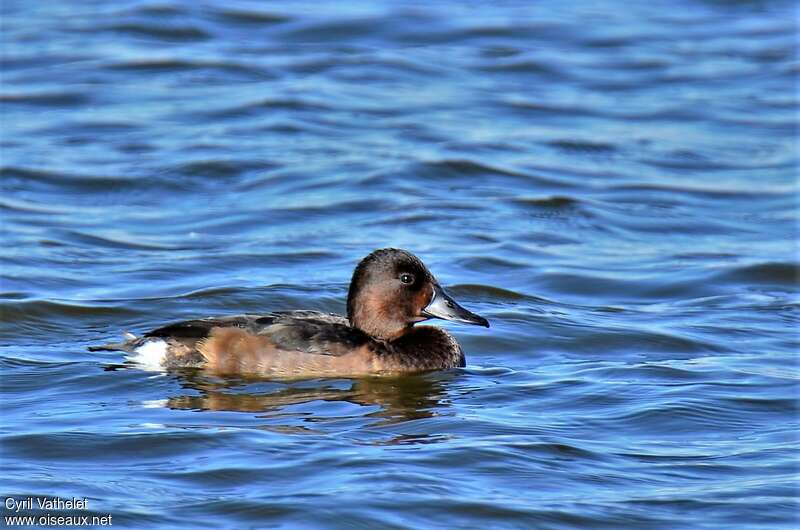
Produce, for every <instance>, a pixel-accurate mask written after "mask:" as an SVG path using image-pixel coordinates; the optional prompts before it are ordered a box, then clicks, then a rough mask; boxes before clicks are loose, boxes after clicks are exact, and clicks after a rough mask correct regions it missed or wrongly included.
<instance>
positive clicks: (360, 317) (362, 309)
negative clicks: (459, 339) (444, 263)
mask: <svg viewBox="0 0 800 530" xmlns="http://www.w3.org/2000/svg"><path fill="white" fill-rule="evenodd" d="M347 318H348V319H349V320H350V324H351V325H352V326H353V327H355V328H358V329H360V330H361V331H363V332H365V333H367V334H368V335H370V336H372V337H375V338H377V339H381V340H394V339H397V338H399V337H401V336H403V334H405V333H406V332H408V331H409V330H410V329H411V327H412V326H413V325H414V324H416V323H417V322H422V321H423V320H428V319H429V318H442V319H444V320H453V321H455V322H464V323H467V324H477V325H479V326H486V327H487V328H488V327H489V322H488V321H487V320H486V319H485V318H483V317H481V316H478V315H476V314H475V313H472V312H471V311H467V310H466V309H464V308H463V307H461V306H460V305H458V303H457V302H456V301H455V300H453V299H452V298H451V297H450V296H449V295H448V294H447V293H446V292H445V290H444V289H442V286H441V285H439V282H437V281H436V278H434V277H433V274H431V273H430V271H429V270H428V268H427V267H425V264H424V263H422V261H421V260H420V259H419V258H417V257H416V256H415V255H413V254H412V253H410V252H407V251H405V250H400V249H396V248H383V249H380V250H376V251H375V252H373V253H372V254H370V255H369V256H367V257H366V258H364V259H362V260H361V262H360V263H359V264H358V266H357V267H356V270H355V271H354V272H353V279H352V280H351V281H350V291H349V292H348V295H347Z"/></svg>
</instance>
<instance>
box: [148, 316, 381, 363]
mask: <svg viewBox="0 0 800 530" xmlns="http://www.w3.org/2000/svg"><path fill="white" fill-rule="evenodd" d="M231 328H238V329H240V330H241V331H242V332H243V333H244V334H246V335H248V336H251V337H255V336H258V337H264V338H267V339H269V342H270V343H271V344H273V345H274V346H275V347H276V348H278V349H280V350H284V351H298V352H304V353H315V354H319V355H334V356H339V355H344V354H346V353H348V352H350V351H352V350H354V349H356V348H358V347H361V346H364V345H365V344H366V343H368V342H369V341H370V340H371V339H370V338H369V337H368V336H367V335H366V334H365V333H363V332H362V331H360V330H358V329H355V328H353V327H351V326H350V324H349V322H348V320H347V319H346V318H345V317H343V316H341V315H336V314H332V313H319V312H316V311H287V312H275V313H267V314H263V315H253V314H247V315H235V316H226V317H212V318H202V319H197V320H186V321H183V322H177V323H174V324H169V325H166V326H163V327H160V328H157V329H154V330H152V331H150V332H148V333H146V334H145V337H153V338H165V339H167V338H169V339H178V340H180V339H192V340H196V341H199V340H203V339H207V338H210V337H211V336H212V334H216V335H219V334H220V332H221V331H224V330H228V329H231Z"/></svg>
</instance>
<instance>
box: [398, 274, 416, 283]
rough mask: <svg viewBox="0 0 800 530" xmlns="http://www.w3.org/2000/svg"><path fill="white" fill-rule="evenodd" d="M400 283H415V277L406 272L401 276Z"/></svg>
mask: <svg viewBox="0 0 800 530" xmlns="http://www.w3.org/2000/svg"><path fill="white" fill-rule="evenodd" d="M400 281H401V282H403V283H414V275H413V274H409V273H407V272H404V273H403V274H401V275H400Z"/></svg>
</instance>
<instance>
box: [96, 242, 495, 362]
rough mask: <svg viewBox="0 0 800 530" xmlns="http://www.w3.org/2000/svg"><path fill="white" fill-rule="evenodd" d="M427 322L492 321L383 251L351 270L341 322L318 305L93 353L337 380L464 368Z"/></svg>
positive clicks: (456, 350) (447, 339)
mask: <svg viewBox="0 0 800 530" xmlns="http://www.w3.org/2000/svg"><path fill="white" fill-rule="evenodd" d="M429 318H444V319H448V320H457V321H461V322H467V323H471V324H479V325H484V326H487V327H488V325H489V324H488V322H487V321H486V320H485V319H483V318H482V317H479V316H478V315H475V314H474V313H471V312H469V311H467V310H466V309H464V308H462V307H461V306H459V305H458V304H457V303H456V302H455V301H454V300H453V299H452V298H450V297H449V296H448V295H447V293H445V292H444V290H443V289H442V288H441V286H440V285H439V284H438V283H437V282H436V279H435V278H434V277H433V275H432V274H431V273H430V271H428V269H427V268H426V267H425V265H424V264H423V263H422V262H421V261H420V260H419V259H418V258H417V257H416V256H414V255H413V254H411V253H409V252H406V251H404V250H399V249H381V250H377V251H375V252H373V253H372V254H370V255H369V256H367V257H366V258H364V259H363V260H361V262H360V263H359V264H358V266H357V267H356V269H355V271H354V273H353V277H352V280H351V282H350V290H349V292H348V298H347V318H345V317H343V316H340V315H334V314H326V313H319V312H316V311H289V312H275V313H267V314H262V315H237V316H229V317H220V318H204V319H199V320H188V321H184V322H178V323H175V324H170V325H167V326H163V327H160V328H157V329H154V330H152V331H150V332H148V333H146V334H145V335H144V336H143V337H142V338H136V337H132V338H129V339H128V340H127V341H126V342H124V343H120V344H107V345H104V346H98V347H92V348H90V349H92V350H103V349H106V350H122V351H126V352H129V353H137V352H141V351H142V348H144V347H152V346H153V345H156V346H161V345H162V343H161V342H159V341H163V349H164V355H163V358H159V360H158V364H159V368H163V369H170V368H178V367H197V368H202V369H204V370H205V371H207V372H210V373H214V374H220V375H228V374H231V375H233V374H253V375H267V376H277V377H297V376H342V375H359V374H376V373H398V372H415V371H423V370H435V369H444V368H453V367H457V366H463V365H464V354H463V352H462V350H461V347H460V346H459V344H458V342H457V341H456V340H455V339H454V338H453V337H452V336H451V335H450V334H449V333H447V332H446V331H445V330H443V329H441V328H437V327H433V326H415V324H416V323H418V322H421V321H423V320H427V319H429Z"/></svg>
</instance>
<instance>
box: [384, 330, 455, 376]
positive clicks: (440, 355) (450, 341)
mask: <svg viewBox="0 0 800 530" xmlns="http://www.w3.org/2000/svg"><path fill="white" fill-rule="evenodd" d="M386 353H387V354H388V355H391V356H392V357H393V359H394V361H395V362H397V363H398V364H400V365H402V366H403V367H404V368H406V369H410V370H441V369H445V368H456V367H459V366H464V364H465V362H464V352H463V351H462V350H461V346H459V344H458V342H457V341H456V339H455V338H454V337H453V336H452V335H450V334H449V333H447V332H446V331H445V330H443V329H442V328H437V327H435V326H415V327H412V328H410V329H409V330H408V331H407V332H406V333H404V334H402V335H401V336H400V337H399V338H397V339H395V340H392V341H389V342H387V343H386Z"/></svg>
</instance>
